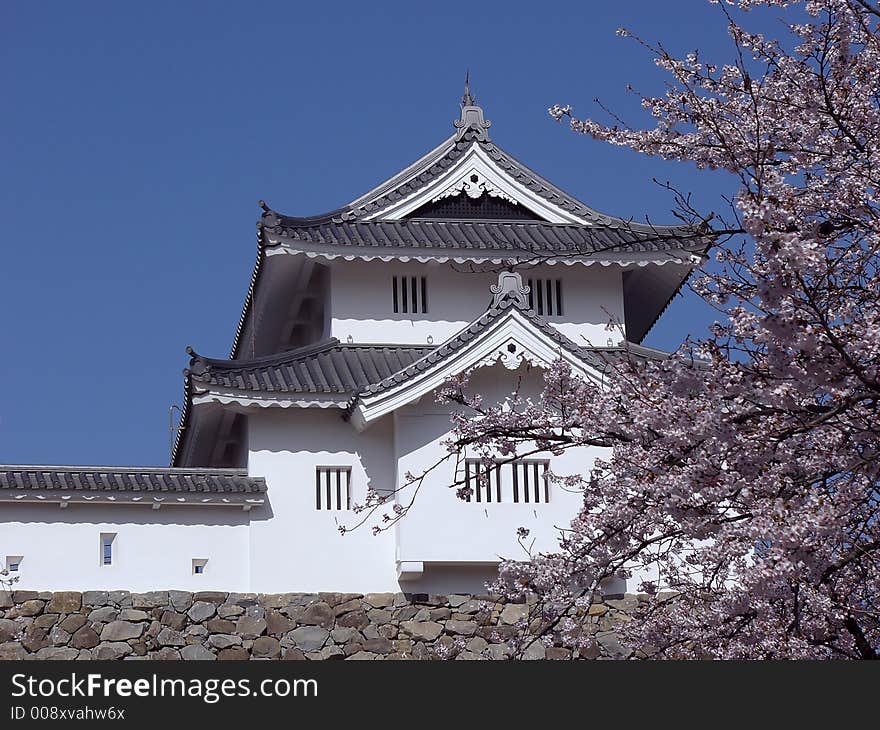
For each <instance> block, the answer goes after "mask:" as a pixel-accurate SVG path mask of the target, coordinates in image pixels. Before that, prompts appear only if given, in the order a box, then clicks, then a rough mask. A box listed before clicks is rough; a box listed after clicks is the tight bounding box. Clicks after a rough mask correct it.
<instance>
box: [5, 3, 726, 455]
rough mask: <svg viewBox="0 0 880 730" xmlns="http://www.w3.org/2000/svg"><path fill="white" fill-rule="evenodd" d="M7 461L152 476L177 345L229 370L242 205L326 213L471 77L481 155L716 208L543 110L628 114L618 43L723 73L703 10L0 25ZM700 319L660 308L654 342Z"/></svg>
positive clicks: (135, 9)
mask: <svg viewBox="0 0 880 730" xmlns="http://www.w3.org/2000/svg"><path fill="white" fill-rule="evenodd" d="M0 14H2V15H0V74H2V86H3V100H4V104H3V107H4V109H3V113H2V115H0V130H2V134H0V165H2V170H3V174H2V182H0V186H2V187H0V191H2V195H0V236H2V238H0V240H2V263H0V272H2V273H0V277H2V278H0V281H2V286H0V331H2V336H3V339H2V342H3V350H4V352H3V356H2V358H0V363H2V364H0V382H2V384H3V385H2V389H0V461H2V462H6V463H69V464H132V465H141V464H166V463H167V460H168V407H169V405H170V404H171V403H179V402H180V400H181V397H182V389H183V380H182V375H181V370H182V368H184V367H185V366H186V364H187V358H186V356H185V353H184V348H185V346H186V345H188V344H191V345H193V346H194V347H195V349H196V350H197V351H198V352H200V353H203V354H206V355H211V356H225V355H226V354H227V352H228V350H229V346H230V344H231V341H232V337H233V334H234V331H235V327H236V324H237V322H238V317H239V314H240V312H241V306H242V303H243V300H244V295H245V292H246V290H247V285H248V281H249V277H250V274H251V269H252V266H253V262H254V255H255V223H256V221H257V219H258V215H259V209H258V207H257V201H258V200H259V199H261V198H263V199H265V200H266V201H267V202H268V203H269V204H270V205H271V206H272V207H273V208H275V209H276V210H280V211H282V212H285V213H289V214H292V215H311V214H317V213H321V212H324V211H327V210H331V209H333V208H336V207H338V206H339V205H341V204H343V203H345V202H347V201H349V200H351V199H352V198H354V197H355V196H357V195H358V194H360V193H362V192H364V191H366V190H367V189H369V188H370V187H371V186H373V185H374V184H375V183H377V182H379V181H381V180H383V179H385V178H386V177H388V176H389V175H391V174H392V173H394V172H397V171H398V170H399V169H401V168H402V167H403V166H405V165H406V164H408V163H410V162H412V161H413V160H414V159H416V158H417V157H419V156H420V155H421V154H423V153H424V152H426V151H427V150H428V149H430V148H432V147H433V146H434V145H436V144H437V143H438V142H439V141H440V140H442V139H443V138H444V137H446V136H447V135H448V134H449V133H450V130H451V123H452V120H453V118H455V117H457V114H458V100H459V98H460V96H461V93H462V82H463V77H464V73H465V69H466V68H469V69H470V71H471V79H472V90H473V92H474V93H475V95H476V97H477V100H478V102H479V103H480V104H481V105H482V106H483V107H484V109H485V111H486V116H487V117H488V118H489V119H491V120H492V122H493V126H492V130H491V131H492V136H493V139H494V140H495V141H496V142H498V143H499V144H501V145H502V146H503V147H504V148H505V149H507V150H508V151H509V152H511V153H512V154H514V155H515V156H517V157H519V158H520V159H522V160H523V161H524V162H526V163H527V164H529V165H530V166H532V167H534V168H536V169H537V170H538V171H539V172H541V173H542V174H544V175H545V176H547V177H549V178H551V179H552V180H553V181H554V182H556V183H557V184H558V185H560V186H561V187H562V188H564V189H566V190H568V191H569V192H571V193H573V194H574V195H576V196H577V197H579V198H580V199H582V200H584V201H585V202H587V203H588V204H590V205H592V206H593V207H595V208H598V209H599V210H602V211H607V212H609V213H616V214H619V215H624V216H633V217H635V218H640V219H643V218H644V216H646V215H647V216H650V217H651V219H652V220H654V221H657V222H669V221H671V220H672V219H671V216H670V213H669V210H670V209H671V208H672V205H673V204H672V201H671V199H670V196H669V194H668V193H666V192H664V191H662V190H661V189H659V188H658V187H657V186H656V185H655V184H654V183H653V182H652V178H653V177H659V178H661V179H663V180H667V179H668V180H671V181H673V182H674V183H676V184H677V185H679V186H680V187H681V188H683V189H689V190H694V191H695V192H696V193H697V199H698V200H699V201H700V202H701V203H702V204H704V205H705V207H706V208H707V209H714V210H719V209H720V208H721V206H722V203H721V201H720V196H721V195H722V194H723V193H729V192H731V190H732V187H731V186H732V184H733V183H732V181H731V180H729V179H727V178H725V177H724V176H722V175H720V174H715V175H711V174H709V173H703V172H697V171H696V170H695V169H694V168H692V167H688V166H684V165H675V164H672V163H664V162H661V161H657V160H650V159H645V158H642V157H639V156H638V155H635V154H633V153H631V152H629V151H627V150H620V149H616V148H610V147H607V146H604V145H602V144H601V143H598V142H593V141H592V140H588V139H586V138H583V137H578V136H575V135H573V134H572V133H571V132H569V131H568V129H567V127H565V126H563V125H557V124H556V123H554V122H553V121H552V120H551V119H550V117H549V116H548V115H547V113H546V109H547V107H548V106H550V105H551V104H553V103H555V102H560V103H571V104H573V105H574V108H575V112H576V113H580V114H584V115H585V114H590V113H598V110H597V109H596V108H595V106H594V105H593V104H592V99H593V98H594V97H596V96H598V97H600V98H601V99H602V100H603V101H604V102H606V103H607V104H609V105H610V106H611V107H613V108H614V109H615V110H618V111H620V112H621V113H622V114H623V115H624V116H626V117H628V118H630V119H631V120H633V121H639V120H640V119H641V118H642V117H641V114H640V112H639V109H638V106H637V104H636V102H635V100H634V99H633V98H632V97H631V96H628V95H627V94H626V91H625V85H626V84H627V83H628V82H629V83H632V84H633V86H635V87H636V88H637V89H639V90H643V91H646V92H647V91H651V92H659V91H660V90H661V88H662V86H661V85H662V83H663V80H664V76H663V74H662V73H661V72H660V71H659V70H658V69H656V68H655V67H654V65H653V63H652V61H651V57H650V54H648V53H647V52H645V51H644V50H643V49H641V48H640V47H639V46H637V45H636V44H635V43H634V42H633V41H631V40H626V39H621V38H617V37H616V36H615V29H616V28H618V27H619V26H627V27H629V28H631V29H632V30H634V31H636V32H638V33H639V34H641V35H643V36H644V37H646V38H648V39H660V40H663V41H664V43H665V44H666V45H667V47H668V48H670V49H672V50H675V51H687V50H691V49H693V48H700V50H701V51H703V52H707V53H709V54H710V55H713V56H715V57H716V58H719V59H725V58H728V57H729V56H730V45H729V41H728V40H727V37H726V33H725V22H724V20H723V18H722V17H721V15H720V13H719V12H718V10H717V8H714V7H712V6H710V5H709V4H708V3H704V2H702V1H701V0H678V1H675V2H670V1H667V2H662V3H658V2H656V1H651V2H648V1H647V0H633V1H632V2H629V3H616V2H615V3H612V2H555V3H529V4H525V3H524V4H522V5H518V4H515V3H509V2H506V3H493V2H479V3H468V4H464V5H463V4H461V3H442V4H438V3H432V4H431V5H430V6H427V4H425V6H424V7H423V4H422V3H414V2H406V3H398V2H383V3H378V4H372V5H364V4H354V3H333V2H324V3H290V2H248V3H236V4H232V3H207V2H204V3H194V2H189V3H184V2H173V3H172V2H161V1H157V2H150V3H118V2H92V1H90V2H79V3H71V2H52V3H50V2H6V3H4V4H3V6H2V9H0ZM711 319H712V316H711V314H710V313H709V312H707V311H706V309H705V308H704V307H702V306H701V305H700V303H699V302H697V301H694V300H693V299H692V298H691V297H690V296H685V297H682V298H680V299H679V300H677V301H676V302H675V303H674V304H673V306H672V307H671V308H670V309H669V310H668V312H667V314H666V316H665V317H664V318H663V319H662V320H661V322H660V324H659V325H658V326H657V327H656V328H655V329H654V331H653V332H652V334H651V335H650V336H649V338H648V340H647V341H646V342H647V343H648V344H652V345H655V346H659V347H664V348H673V347H675V346H676V345H677V344H678V343H679V342H680V341H681V340H682V339H683V338H684V336H685V335H687V334H688V333H699V332H700V331H701V330H702V329H703V328H704V327H705V325H706V323H707V322H709V321H711Z"/></svg>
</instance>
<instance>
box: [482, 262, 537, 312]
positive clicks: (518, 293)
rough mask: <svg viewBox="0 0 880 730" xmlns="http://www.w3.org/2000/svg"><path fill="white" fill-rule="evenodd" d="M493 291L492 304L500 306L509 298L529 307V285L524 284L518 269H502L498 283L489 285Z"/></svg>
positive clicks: (521, 305) (524, 306) (525, 307)
mask: <svg viewBox="0 0 880 730" xmlns="http://www.w3.org/2000/svg"><path fill="white" fill-rule="evenodd" d="M489 291H491V292H492V306H493V307H499V306H501V305H502V304H504V302H505V301H506V300H507V299H512V300H513V302H514V304H518V305H519V306H520V307H523V308H524V309H527V308H528V306H529V291H530V289H529V287H527V286H523V283H522V277H521V276H520V275H519V273H518V272H516V271H502V272H501V273H499V274H498V283H497V284H492V285H491V286H490V287H489Z"/></svg>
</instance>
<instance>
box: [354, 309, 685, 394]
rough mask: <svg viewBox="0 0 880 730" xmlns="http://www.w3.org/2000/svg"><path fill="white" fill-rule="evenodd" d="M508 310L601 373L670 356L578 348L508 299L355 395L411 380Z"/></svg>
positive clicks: (629, 347) (634, 349)
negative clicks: (617, 363)
mask: <svg viewBox="0 0 880 730" xmlns="http://www.w3.org/2000/svg"><path fill="white" fill-rule="evenodd" d="M511 309H516V310H517V311H519V313H520V314H521V315H522V316H523V317H525V318H526V319H528V320H529V321H530V322H531V323H532V325H534V326H535V327H536V328H537V329H539V330H540V331H541V332H543V333H544V334H545V335H547V337H549V338H550V339H551V340H553V342H555V343H556V344H558V345H559V346H560V347H562V348H564V349H566V350H568V351H569V352H571V353H573V354H575V355H577V356H578V357H579V358H580V359H581V360H583V361H584V362H585V363H587V364H589V365H592V366H593V367H594V368H596V369H597V370H600V371H601V370H605V369H606V368H607V366H608V364H609V362H610V361H611V360H612V359H615V358H619V357H621V356H625V355H627V354H629V355H631V356H632V357H635V358H639V359H642V360H660V359H664V358H666V357H669V355H668V353H664V352H661V351H660V350H654V349H652V348H649V347H644V346H642V345H636V344H633V343H630V342H627V343H624V344H623V345H621V346H614V347H584V346H582V345H578V344H577V343H576V342H574V341H572V340H571V339H569V338H568V337H566V336H565V335H564V334H562V333H561V332H560V331H559V330H557V329H556V328H555V327H553V326H552V325H550V324H548V323H547V321H546V320H545V319H544V318H543V317H541V316H540V315H537V314H535V312H534V311H533V310H532V309H531V308H529V307H528V306H527V305H523V304H522V303H520V302H518V301H516V300H515V299H513V298H512V297H509V298H506V299H504V300H503V301H501V302H500V303H499V304H497V305H493V306H492V307H490V308H489V309H488V310H486V312H485V313H484V314H483V315H482V316H481V317H480V318H479V319H476V320H474V321H473V322H471V324H469V325H468V326H467V327H465V328H464V329H463V330H461V331H460V332H458V334H456V335H455V336H453V337H451V338H450V339H448V340H447V341H446V342H444V343H443V344H442V345H440V346H439V347H437V348H435V349H433V350H432V351H431V352H429V353H427V354H425V355H424V356H423V357H422V358H421V359H419V360H417V361H416V362H414V363H413V364H412V365H410V366H409V367H407V368H405V369H403V370H400V371H398V372H396V373H393V374H392V375H390V376H389V377H387V378H384V379H383V380H381V381H380V382H378V383H375V384H373V385H370V386H369V387H368V388H366V389H364V390H363V391H362V392H361V393H359V394H358V395H375V394H377V393H381V392H382V391H385V390H389V389H390V388H394V387H396V386H397V385H400V384H401V383H403V382H405V381H407V380H409V379H410V378H413V377H415V376H416V375H418V374H419V373H421V372H424V371H425V370H428V369H430V368H432V367H434V365H436V364H437V363H439V362H442V361H443V360H446V359H448V358H449V357H451V356H452V355H454V354H455V353H456V352H458V351H460V350H461V349H462V348H463V347H464V346H465V345H467V344H468V343H469V342H471V341H472V340H474V339H476V338H477V337H479V336H480V335H481V334H482V333H483V332H485V331H486V330H487V329H488V328H489V327H490V326H491V325H492V323H493V322H495V321H496V320H498V319H499V318H500V317H502V316H503V315H504V314H506V313H507V312H508V311H510V310H511Z"/></svg>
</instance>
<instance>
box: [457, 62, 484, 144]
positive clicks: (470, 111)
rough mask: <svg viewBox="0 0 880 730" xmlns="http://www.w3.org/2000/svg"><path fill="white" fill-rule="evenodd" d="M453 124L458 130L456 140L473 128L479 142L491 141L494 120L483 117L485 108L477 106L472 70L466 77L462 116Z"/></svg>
mask: <svg viewBox="0 0 880 730" xmlns="http://www.w3.org/2000/svg"><path fill="white" fill-rule="evenodd" d="M453 124H454V125H455V128H456V129H457V130H458V132H456V134H455V141H456V142H458V141H459V140H460V139H462V138H463V137H464V136H465V134H466V133H467V132H468V131H470V130H473V131H474V132H475V134H474V139H476V140H477V141H478V142H488V141H489V132H488V130H489V126H490V125H491V124H492V122H487V121H485V120H484V119H483V109H482V107H479V106H477V100H476V99H475V98H474V97H473V96H471V72H470V71H468V72H467V73H466V74H465V77H464V96H462V97H461V117H460V118H459V119H456V120H455V121H454V122H453Z"/></svg>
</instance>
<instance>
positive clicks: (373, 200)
mask: <svg viewBox="0 0 880 730" xmlns="http://www.w3.org/2000/svg"><path fill="white" fill-rule="evenodd" d="M453 127H454V131H453V133H452V134H451V135H450V136H449V137H448V138H447V139H445V140H444V141H443V142H442V143H441V144H439V145H438V146H437V147H435V148H434V149H433V150H431V151H430V152H428V153H427V154H426V155H424V156H423V157H421V158H420V159H418V160H417V161H416V162H414V163H413V164H411V165H410V166H409V167H407V168H406V169H404V170H402V171H401V172H399V173H397V174H396V175H394V176H393V177H391V178H390V179H388V180H386V181H385V182H383V183H381V184H380V185H377V186H376V187H374V188H373V189H372V190H370V191H368V192H367V193H365V194H363V195H361V196H360V197H358V198H356V199H355V200H353V201H351V202H350V203H348V204H347V205H344V206H342V207H341V208H338V209H337V210H334V211H331V212H329V213H325V214H322V215H317V216H310V217H294V216H289V215H284V214H281V213H279V212H276V211H275V210H273V209H271V208H270V207H269V206H267V205H266V204H264V203H261V205H262V206H263V215H262V217H261V219H260V221H259V223H258V258H257V264H256V268H255V271H254V275H253V278H252V282H251V287H250V290H249V292H248V296H247V300H246V302H245V307H244V311H243V313H242V317H241V320H240V322H239V326H238V329H237V331H236V335H235V340H234V344H233V348H232V353H231V357H232V358H233V359H242V358H243V359H248V358H253V357H261V356H266V355H271V354H275V353H279V352H283V351H285V350H290V349H292V348H296V347H302V346H304V345H308V344H310V343H312V342H316V341H319V340H321V339H323V338H326V337H335V338H337V339H339V340H340V341H342V342H350V343H351V342H354V343H391V344H407V345H426V344H427V345H430V344H432V343H434V344H439V343H440V342H442V341H444V340H445V339H446V338H447V337H449V336H451V335H452V334H453V333H454V332H456V331H458V330H459V329H460V328H461V326H463V325H464V324H466V323H468V322H470V321H472V320H473V319H474V318H475V317H477V316H479V314H480V313H481V312H482V311H483V310H484V309H485V307H486V302H485V292H486V289H487V284H488V282H490V281H492V280H494V278H495V277H496V276H497V272H498V270H499V269H504V268H514V269H516V270H518V271H520V272H521V274H522V276H523V279H524V280H526V281H528V280H531V282H532V302H531V303H532V306H533V307H534V309H535V311H536V313H537V314H539V315H541V316H544V317H546V318H547V319H548V320H549V321H550V322H551V323H552V324H554V326H558V327H559V329H560V330H562V331H563V332H565V334H567V335H568V336H569V337H572V338H573V339H576V340H578V341H590V342H597V343H601V344H606V341H607V338H608V334H607V332H606V330H605V327H604V326H605V324H606V323H607V322H608V320H609V319H610V318H614V319H617V320H618V321H619V322H620V323H621V324H622V325H624V331H625V334H626V339H628V340H630V341H633V342H640V341H641V340H642V338H643V337H644V336H645V334H646V333H647V332H648V330H649V329H650V327H651V326H652V325H653V323H654V321H656V319H657V317H658V316H659V315H660V313H661V312H662V311H663V309H664V308H665V307H666V305H667V304H668V302H669V300H670V299H671V297H672V296H673V295H674V294H675V292H676V291H677V290H678V288H679V287H680V286H681V284H682V283H683V281H684V280H685V279H686V278H687V276H688V275H689V273H690V271H691V269H692V268H693V266H694V265H695V263H696V262H698V261H699V260H700V256H701V255H702V254H703V252H704V251H705V250H706V246H707V239H706V238H705V235H704V232H703V231H699V230H696V229H693V228H690V227H686V226H653V225H647V224H641V223H635V222H632V221H631V220H624V219H622V218H616V217H614V216H609V215H605V214H603V213H600V212H598V211H596V210H594V209H592V208H590V207H589V206H587V205H585V204H584V203H582V202H581V201H579V200H577V199H576V198H574V197H573V196H571V195H569V194H568V193H566V192H564V191H563V190H561V189H560V188H558V187H557V186H555V185H554V184H553V183H551V182H550V181H549V180H547V179H546V178H544V177H542V176H541V175H539V174H538V173H537V172H535V171H534V170H532V169H531V168H529V167H527V166H526V165H525V164H523V163H522V162H520V161H519V160H517V159H515V158H514V157H512V156H511V155H510V154H508V153H507V152H505V151H504V150H502V149H501V148H500V147H499V146H498V145H496V144H495V142H494V141H493V140H492V137H491V136H490V127H491V123H490V122H489V121H488V120H487V119H486V118H485V115H484V112H483V109H482V108H481V107H480V106H478V105H477V103H476V100H475V99H474V97H473V96H472V94H471V92H470V88H469V86H468V85H466V86H465V93H464V96H463V97H462V101H461V109H460V113H459V116H458V118H457V119H455V121H454V123H453ZM617 337H618V339H619V338H620V335H617ZM597 338H601V339H598V340H597Z"/></svg>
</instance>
